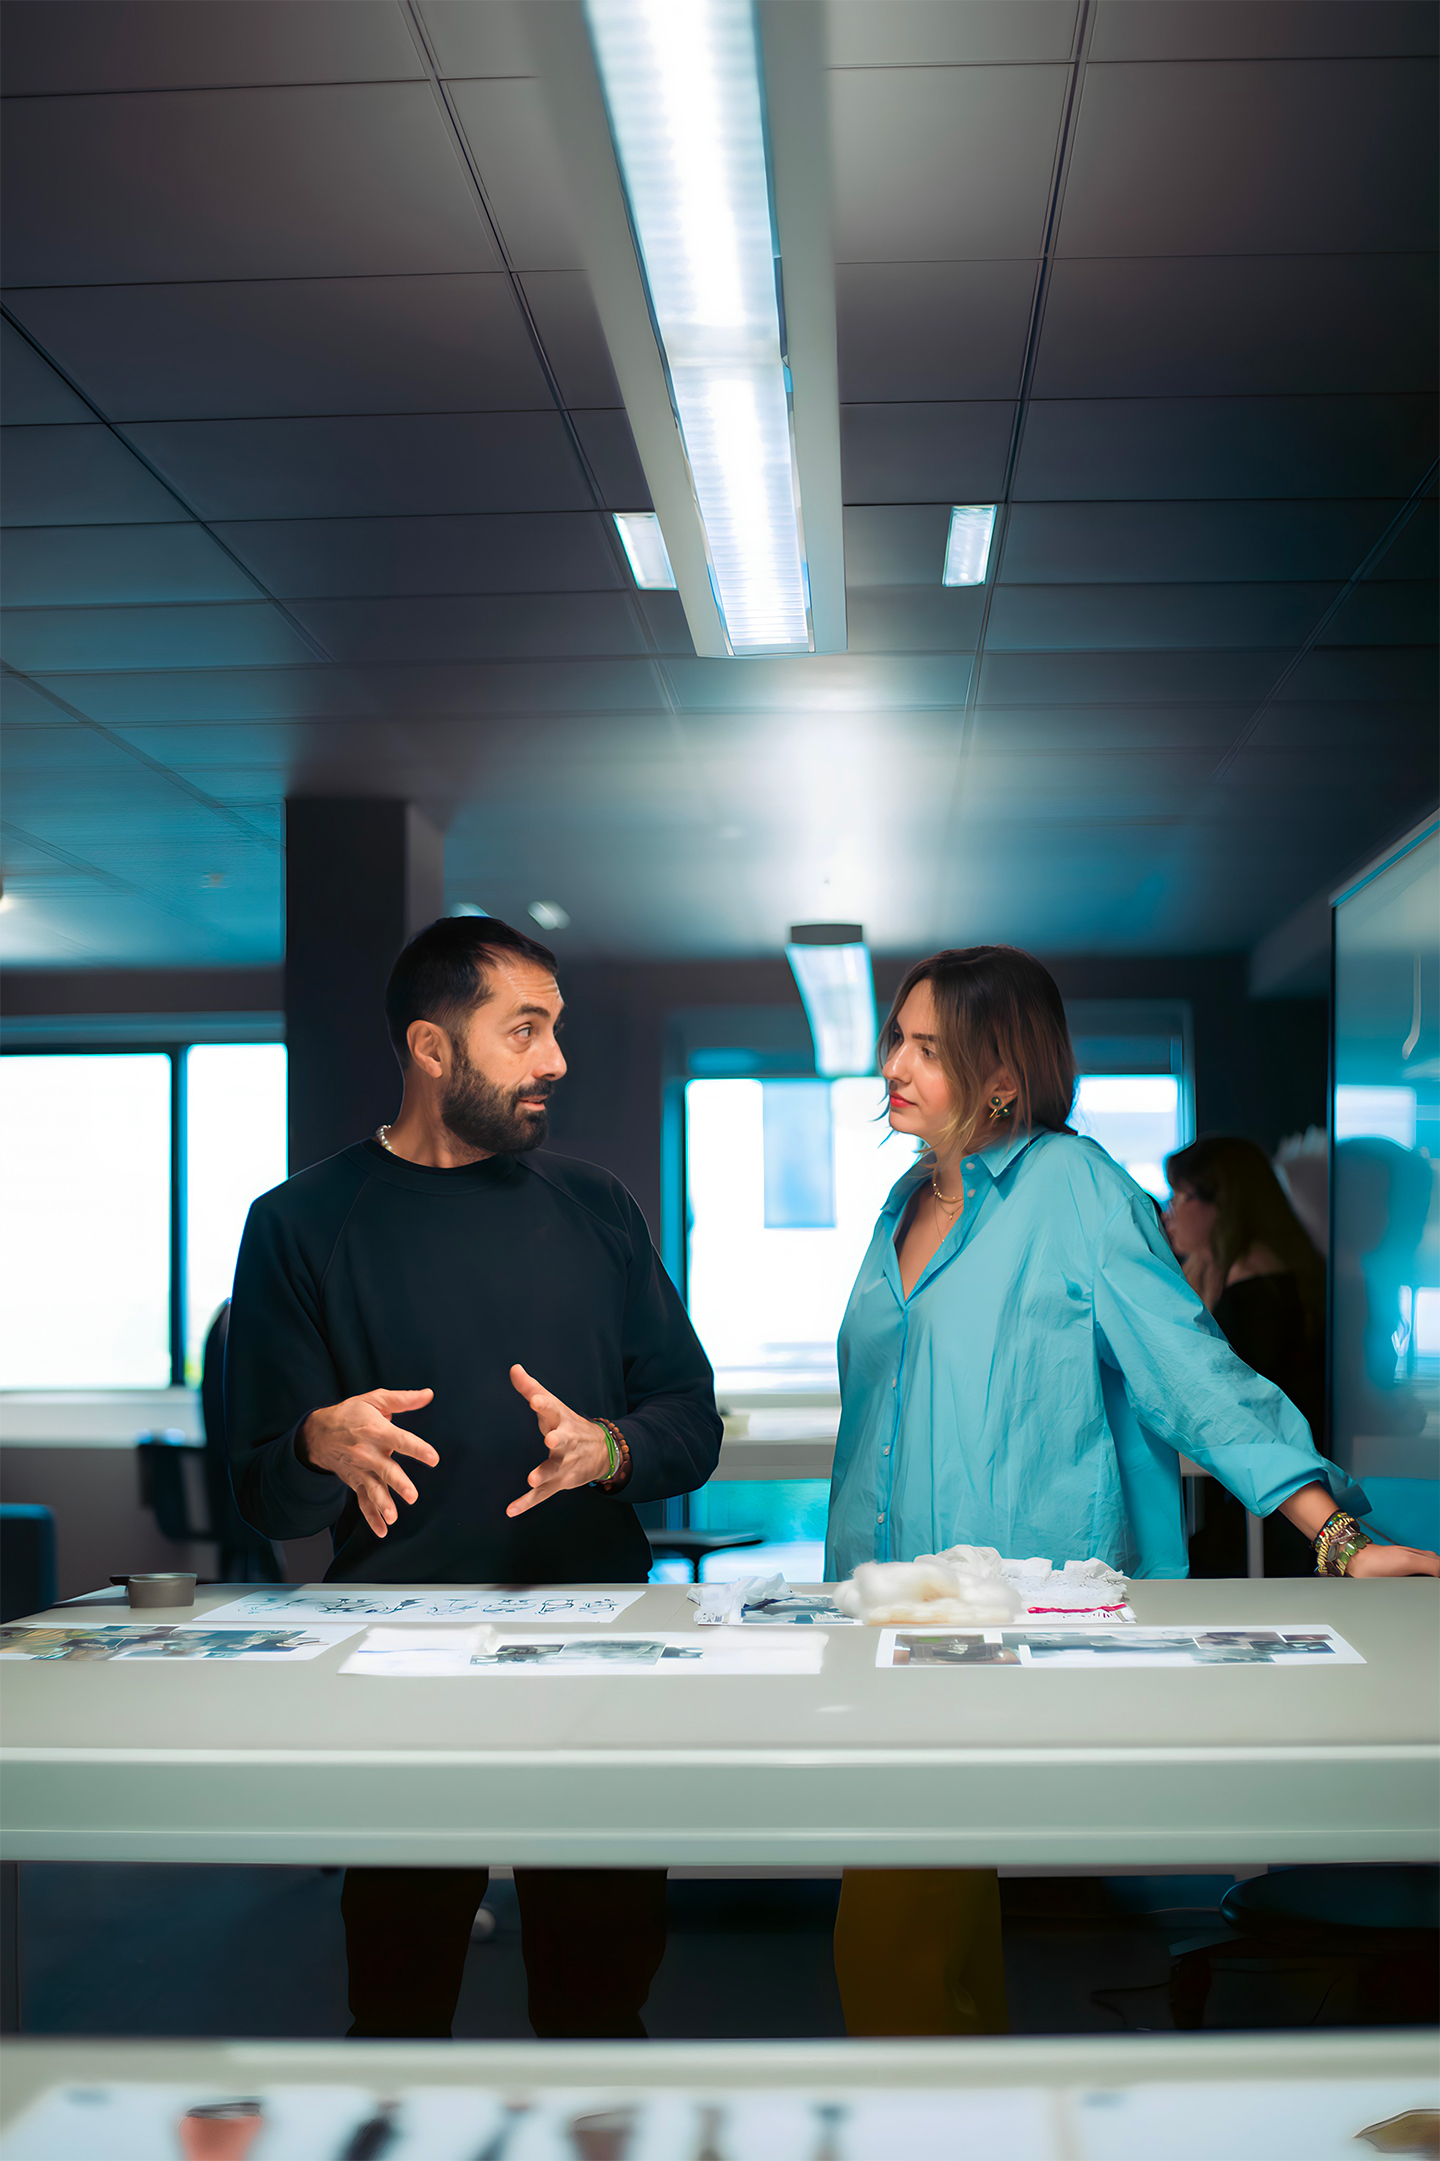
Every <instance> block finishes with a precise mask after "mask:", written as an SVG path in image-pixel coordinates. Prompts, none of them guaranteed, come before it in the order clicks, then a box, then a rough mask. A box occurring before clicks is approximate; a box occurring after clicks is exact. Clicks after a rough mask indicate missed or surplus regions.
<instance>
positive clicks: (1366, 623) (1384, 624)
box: [1320, 565, 1440, 646]
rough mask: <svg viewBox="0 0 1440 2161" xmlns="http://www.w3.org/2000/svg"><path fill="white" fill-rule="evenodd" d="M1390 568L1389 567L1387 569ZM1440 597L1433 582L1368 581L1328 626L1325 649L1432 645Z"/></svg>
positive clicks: (1439, 632)
mask: <svg viewBox="0 0 1440 2161" xmlns="http://www.w3.org/2000/svg"><path fill="white" fill-rule="evenodd" d="M1385 567H1386V568H1388V567H1389V566H1388V565H1387V566H1385ZM1437 639H1440V596H1437V594H1436V590H1435V581H1434V580H1433V578H1404V579H1401V578H1386V577H1378V578H1367V579H1366V580H1365V582H1364V583H1363V584H1361V585H1358V586H1357V587H1356V588H1355V591H1354V592H1353V593H1352V594H1351V595H1350V597H1349V599H1348V600H1347V601H1346V602H1345V603H1344V605H1343V607H1341V609H1340V610H1339V612H1338V614H1337V615H1336V616H1335V618H1334V620H1333V622H1330V623H1327V624H1326V626H1325V629H1324V630H1323V631H1322V633H1321V637H1320V643H1321V644H1322V645H1412V646H1413V645H1433V644H1435V642H1436V640H1437Z"/></svg>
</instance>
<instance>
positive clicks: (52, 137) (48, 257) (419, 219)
mask: <svg viewBox="0 0 1440 2161" xmlns="http://www.w3.org/2000/svg"><path fill="white" fill-rule="evenodd" d="M4 152H5V169H6V173H7V180H6V204H5V211H6V236H7V237H6V255H5V264H6V276H7V278H8V279H9V281H10V283H11V284H12V285H85V284H114V283H117V282H121V281H126V282H129V281H134V282H136V283H144V282H146V281H148V280H164V279H184V278H194V279H197V280H207V279H214V278H284V277H290V278H306V277H354V276H372V277H373V276H381V275H394V274H400V273H405V272H410V273H417V272H426V271H457V270H496V269H498V268H499V267H500V265H499V260H498V258H497V256H496V253H495V248H494V244H493V242H492V240H491V238H490V232H489V227H488V226H487V224H486V223H485V220H484V218H483V216H482V214H481V211H480V209H479V206H478V204H477V203H476V200H475V197H474V193H473V190H472V189H471V186H470V183H469V180H468V178H467V176H466V174H465V172H464V170H463V167H462V165H461V161H460V157H459V154H458V152H457V151H456V149H455V146H454V144H453V143H452V141H451V140H450V138H449V137H448V136H447V134H446V133H445V130H444V127H443V125H442V122H441V119H440V115H439V113H438V111H437V109H436V105H435V100H434V96H433V94H432V92H431V89H430V86H429V85H428V83H423V82H416V83H408V82H398V83H363V84H362V83H355V84H348V85H345V86H343V87H340V88H324V89H320V88H316V89H303V90H206V91H198V92H188V91H175V92H170V93H167V94H165V95H163V96H158V97H152V96H148V95H137V96H132V97H116V98H37V99H33V100H31V99H13V100H11V101H9V104H8V107H7V112H6V124H5V144H4Z"/></svg>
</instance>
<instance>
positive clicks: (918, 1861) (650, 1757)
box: [0, 1579, 1440, 1870]
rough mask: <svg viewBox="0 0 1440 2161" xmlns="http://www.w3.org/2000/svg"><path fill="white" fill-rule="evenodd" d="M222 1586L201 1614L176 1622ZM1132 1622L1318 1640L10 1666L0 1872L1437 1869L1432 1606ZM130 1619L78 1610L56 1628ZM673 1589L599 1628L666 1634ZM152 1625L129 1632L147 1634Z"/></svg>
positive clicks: (1148, 1597)
mask: <svg viewBox="0 0 1440 2161" xmlns="http://www.w3.org/2000/svg"><path fill="white" fill-rule="evenodd" d="M234 1595H235V1592H234V1590H233V1589H231V1590H225V1589H221V1590H218V1591H209V1592H202V1593H201V1595H200V1598H199V1600H198V1601H197V1606H196V1609H195V1610H196V1616H197V1617H199V1616H200V1615H202V1614H203V1613H204V1612H205V1611H207V1610H208V1609H209V1608H211V1607H214V1606H216V1605H219V1604H222V1603H224V1602H225V1601H226V1600H227V1599H228V1598H231V1597H233V1596H234ZM1134 1604H1135V1607H1136V1610H1137V1612H1138V1614H1139V1616H1140V1619H1141V1620H1142V1621H1145V1620H1149V1621H1189V1622H1207V1623H1213V1622H1224V1621H1232V1622H1233V1621H1265V1622H1275V1621H1291V1622H1304V1621H1329V1622H1332V1623H1333V1624H1334V1625H1335V1626H1336V1627H1337V1628H1338V1629H1339V1630H1340V1631H1341V1632H1342V1633H1343V1634H1344V1635H1345V1636H1346V1637H1348V1639H1349V1640H1350V1641H1351V1642H1352V1643H1353V1644H1354V1645H1355V1647H1356V1648H1357V1649H1358V1650H1359V1651H1361V1652H1362V1653H1363V1655H1364V1656H1365V1658H1366V1659H1367V1660H1368V1661H1369V1663H1368V1664H1366V1665H1364V1666H1349V1667H1347V1666H1337V1667H1334V1668H1329V1669H1325V1670H1317V1669H1315V1668H1311V1667H1307V1668H1306V1669H1305V1670H1303V1671H1300V1672H1294V1671H1290V1670H1284V1669H1276V1668H1272V1667H1244V1666H1229V1667H1218V1668H1209V1669H1205V1670H1195V1671H1190V1670H1186V1671H1174V1670H1169V1671H1164V1672H1160V1673H1155V1674H1149V1673H1143V1672H1134V1671H1124V1672H1114V1673H1097V1672H1080V1673H1055V1672H1032V1671H1026V1670H1023V1669H1020V1670H1017V1669H1013V1668H984V1667H980V1668H962V1669H959V1670H954V1669H952V1670H949V1671H946V1670H935V1669H925V1670H900V1671H895V1670H891V1671H886V1672H881V1671H877V1669H876V1667H875V1653H876V1646H877V1640H878V1638H877V1632H876V1631H875V1630H873V1629H868V1628H858V1627H856V1628H849V1629H838V1630H835V1631H833V1632H832V1633H831V1635H830V1639H829V1644H828V1647H827V1651H826V1657H825V1665H824V1670H823V1672H822V1673H820V1674H819V1675H818V1676H814V1677H808V1678H781V1677H776V1678H772V1679H727V1678H721V1677H715V1678H710V1677H705V1678H699V1677H695V1676H683V1677H682V1676H673V1677H672V1676H663V1677H662V1676H650V1675H644V1676H634V1677H624V1678H621V1677H611V1676H605V1677H603V1678H593V1679H590V1680H584V1679H576V1680H562V1679H559V1678H555V1677H552V1676H549V1675H546V1676H543V1677H539V1676H524V1677H514V1676H506V1677H504V1678H498V1677H487V1678H473V1679H468V1678H467V1679H455V1680H434V1681H404V1682H400V1681H381V1680H369V1679H360V1678H356V1677H351V1676H344V1677H342V1676H341V1675H340V1674H339V1673H338V1671H337V1668H338V1667H339V1665H340V1663H341V1661H342V1660H343V1658H344V1657H345V1656H346V1655H347V1650H348V1648H349V1646H347V1645H337V1646H336V1647H334V1648H333V1649H331V1650H329V1651H327V1652H326V1653H325V1654H324V1655H323V1656H321V1657H320V1658H317V1659H315V1660H312V1661H309V1662H304V1663H297V1664H294V1665H291V1666H286V1667H284V1668H276V1667H262V1666H256V1665H220V1666H215V1665H195V1666H185V1665H179V1664H160V1663H155V1664H149V1663H145V1662H137V1663H131V1664H116V1665H104V1664H102V1665H81V1664H77V1665H68V1664H59V1663H53V1662H36V1663H32V1664H19V1663H16V1664H12V1665H9V1666H8V1667H7V1668H6V1670H5V1672H4V1677H3V1686H4V1740H5V1748H4V1752H3V1757H0V1764H3V1778H4V1811H3V1826H0V1853H3V1856H4V1858H5V1859H6V1860H10V1861H15V1860H22V1861H30V1860H37V1861H39V1860H46V1861H194V1862H199V1861H208V1862H217V1861H219V1862H285V1863H312V1864H313V1863H356V1864H363V1863H371V1864H381V1863H386V1862H391V1863H396V1862H405V1863H410V1864H415V1863H417V1862H419V1863H424V1862H429V1863H431V1864H435V1865H447V1864H448V1865H455V1864H468V1865H476V1864H479V1863H494V1864H509V1865H514V1864H528V1865H531V1866H535V1865H552V1866H557V1867H566V1866H570V1867H579V1866H607V1865H609V1866H639V1865H647V1866H655V1867H660V1866H677V1867H678V1866H686V1865H689V1866H695V1865H705V1866H724V1867H738V1868H745V1867H755V1868H777V1867H778V1868H784V1867H787V1866H795V1865H802V1866H803V1865H810V1866H815V1865H829V1866H836V1865H840V1864H851V1865H859V1864H867V1863H868V1864H870V1865H878V1866H886V1865H889V1866H918V1867H925V1866H945V1865H951V1866H963V1865H967V1864H968V1865H976V1866H980V1865H989V1866H997V1865H1000V1866H1021V1867H1029V1868H1035V1867H1053V1868H1057V1869H1064V1868H1066V1867H1081V1868H1096V1867H1130V1868H1135V1867H1143V1868H1152V1869H1156V1870H1165V1869H1180V1868H1184V1867H1186V1866H1195V1867H1203V1866H1206V1865H1209V1866H1216V1867H1235V1868H1239V1867H1243V1866H1259V1865H1264V1864H1274V1863H1282V1862H1299V1861H1312V1862H1318V1861H1352V1862H1361V1861H1372V1862H1376V1861H1428V1860H1434V1859H1436V1858H1437V1857H1440V1686H1437V1673H1436V1664H1437V1658H1436V1653H1437V1636H1440V1632H1437V1627H1436V1622H1437V1618H1440V1585H1437V1584H1436V1583H1435V1582H1433V1581H1430V1580H1428V1579H1410V1580H1402V1581H1396V1582H1377V1583H1372V1582H1362V1583H1347V1582H1344V1581H1335V1582H1332V1581H1300V1582H1282V1581H1275V1580H1270V1581H1266V1582H1260V1583H1246V1582H1194V1583H1185V1582H1178V1583H1177V1582H1167V1583H1153V1584H1145V1583H1141V1584H1137V1585H1136V1586H1135V1588H1134ZM107 1611H108V1612H109V1614H110V1616H111V1617H113V1618H116V1619H119V1618H124V1617H125V1615H126V1609H125V1608H124V1607H120V1608H114V1607H111V1608H108V1609H107V1608H105V1607H102V1606H100V1605H92V1606H85V1605H78V1604H75V1603H72V1604H70V1605H69V1606H67V1607H65V1608H64V1609H63V1610H61V1611H57V1612H55V1613H52V1614H51V1615H50V1616H48V1618H50V1619H52V1620H59V1619H68V1620H78V1619H86V1620H95V1619H100V1618H102V1617H104V1616H105V1614H106V1612H107ZM693 1611H694V1608H693V1607H692V1606H691V1605H690V1604H689V1602H688V1601H687V1599H686V1598H685V1596H684V1593H683V1591H682V1590H681V1589H679V1588H678V1587H675V1586H670V1585H664V1586H657V1587H654V1588H651V1589H649V1590H647V1591H646V1592H645V1593H644V1594H643V1596H642V1598H641V1600H640V1602H639V1603H638V1604H637V1605H635V1606H632V1607H631V1608H630V1610H629V1612H628V1613H627V1614H626V1615H625V1616H624V1617H623V1619H622V1620H621V1621H620V1622H619V1623H618V1624H615V1625H616V1626H617V1627H618V1628H619V1629H621V1630H624V1631H629V1630H634V1629H646V1628H668V1629H674V1628H677V1627H679V1628H684V1627H688V1626H689V1625H691V1622H690V1617H691V1615H692V1614H693ZM160 1617H161V1616H159V1615H156V1616H152V1618H156V1619H158V1618H160Z"/></svg>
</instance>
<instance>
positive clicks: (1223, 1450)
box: [1094, 1196, 1370, 1516]
mask: <svg viewBox="0 0 1440 2161" xmlns="http://www.w3.org/2000/svg"><path fill="white" fill-rule="evenodd" d="M1094 1282H1095V1292H1094V1295H1095V1325H1096V1328H1097V1330H1098V1332H1099V1338H1100V1342H1099V1349H1100V1355H1101V1357H1102V1358H1103V1359H1104V1360H1105V1362H1106V1363H1107V1364H1109V1365H1111V1366H1113V1367H1115V1368H1116V1369H1117V1370H1118V1372H1119V1374H1120V1378H1121V1380H1122V1382H1123V1384H1124V1389H1125V1394H1126V1397H1127V1399H1128V1401H1129V1403H1130V1406H1131V1408H1132V1410H1133V1411H1134V1412H1135V1415H1136V1417H1137V1418H1138V1419H1139V1420H1140V1423H1141V1424H1142V1426H1144V1427H1145V1428H1146V1430H1147V1431H1148V1432H1150V1433H1152V1434H1154V1435H1155V1436H1156V1437H1157V1438H1158V1439H1159V1440H1162V1441H1164V1442H1166V1443H1167V1444H1168V1445H1169V1446H1170V1447H1171V1448H1174V1449H1176V1450H1177V1451H1178V1452H1180V1453H1181V1454H1183V1455H1187V1456H1190V1457H1191V1458H1193V1460H1194V1461H1195V1462H1196V1463H1198V1464H1199V1465H1200V1466H1201V1467H1202V1469H1204V1470H1207V1471H1209V1472H1211V1473H1212V1474H1213V1475H1214V1476H1215V1477H1216V1478H1218V1479H1219V1481H1220V1483H1221V1485H1222V1486H1225V1487H1227V1488H1228V1490H1229V1491H1230V1492H1231V1493H1233V1494H1234V1495H1235V1497H1236V1498H1237V1500H1239V1501H1242V1502H1243V1503H1244V1505H1245V1507H1246V1508H1248V1509H1249V1510H1250V1512H1251V1513H1252V1514H1253V1515H1257V1516H1268V1515H1271V1514H1273V1513H1274V1511H1275V1510H1276V1509H1277V1508H1278V1507H1279V1506H1280V1503H1281V1502H1282V1501H1284V1500H1288V1499H1289V1497H1290V1495H1291V1494H1292V1493H1298V1492H1299V1490H1300V1488H1301V1487H1302V1486H1308V1485H1310V1484H1312V1483H1318V1484H1320V1485H1323V1486H1328V1487H1329V1489H1330V1492H1331V1494H1332V1496H1333V1497H1334V1500H1335V1503H1336V1506H1337V1507H1342V1508H1348V1509H1350V1510H1351V1511H1352V1512H1353V1513H1354V1514H1356V1515H1361V1514H1368V1512H1369V1507H1370V1503H1369V1502H1368V1501H1367V1500H1366V1498H1365V1495H1364V1493H1363V1492H1362V1490H1361V1489H1360V1487H1359V1486H1356V1485H1354V1484H1352V1482H1351V1481H1350V1480H1349V1479H1348V1478H1347V1477H1346V1475H1345V1473H1344V1472H1343V1471H1342V1470H1340V1469H1339V1468H1338V1467H1337V1466H1336V1465H1335V1464H1333V1463H1330V1462H1328V1461H1327V1460H1326V1458H1325V1457H1323V1456H1321V1455H1320V1454H1319V1453H1318V1451H1317V1450H1316V1447H1315V1443H1314V1441H1313V1440H1312V1439H1311V1437H1310V1428H1309V1426H1308V1425H1307V1424H1306V1421H1305V1419H1304V1418H1303V1417H1302V1416H1301V1414H1300V1412H1299V1411H1297V1410H1296V1408H1295V1406H1294V1404H1293V1403H1291V1402H1290V1400H1289V1398H1288V1397H1287V1396H1284V1395H1282V1394H1281V1392H1280V1390H1279V1389H1278V1388H1277V1387H1276V1386H1275V1385H1274V1383H1273V1382H1271V1381H1267V1380H1263V1379H1262V1378H1261V1376H1260V1375H1259V1374H1258V1373H1254V1372H1252V1371H1251V1369H1250V1367H1249V1366H1247V1365H1245V1364H1244V1363H1243V1362H1242V1361H1241V1360H1240V1359H1239V1358H1237V1357H1236V1355H1235V1353H1234V1351H1232V1350H1231V1348H1230V1346H1229V1344H1228V1343H1227V1342H1226V1340H1225V1338H1224V1336H1223V1335H1222V1334H1221V1332H1220V1330H1219V1328H1218V1327H1217V1326H1216V1324H1215V1322H1214V1321H1213V1319H1212V1318H1211V1316H1210V1314H1209V1313H1208V1312H1207V1311H1206V1309H1205V1307H1204V1305H1203V1304H1202V1302H1201V1300H1200V1299H1199V1298H1197V1297H1196V1295H1195V1293H1194V1291H1193V1290H1192V1289H1191V1287H1190V1285H1189V1284H1188V1283H1187V1282H1186V1280H1185V1278H1184V1276H1183V1275H1182V1274H1181V1272H1180V1269H1179V1266H1178V1264H1177V1263H1176V1260H1175V1257H1174V1255H1173V1254H1172V1253H1171V1251H1170V1248H1169V1246H1168V1245H1167V1244H1166V1242H1165V1237H1164V1234H1163V1232H1162V1231H1161V1229H1160V1225H1159V1223H1158V1222H1157V1221H1156V1220H1155V1212H1154V1209H1153V1208H1152V1207H1151V1206H1150V1204H1149V1202H1148V1201H1142V1200H1141V1199H1140V1197H1139V1196H1135V1197H1132V1198H1130V1199H1128V1200H1126V1201H1124V1202H1122V1203H1121V1205H1120V1207H1119V1208H1118V1209H1117V1210H1116V1211H1115V1213H1114V1214H1113V1215H1112V1216H1111V1217H1110V1219H1109V1221H1108V1222H1107V1223H1106V1225H1105V1226H1104V1229H1103V1230H1102V1231H1101V1233H1100V1235H1099V1239H1098V1241H1097V1246H1096V1253H1095V1278H1094Z"/></svg>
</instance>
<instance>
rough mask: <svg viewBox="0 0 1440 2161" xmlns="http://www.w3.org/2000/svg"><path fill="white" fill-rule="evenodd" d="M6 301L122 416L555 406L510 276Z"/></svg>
mask: <svg viewBox="0 0 1440 2161" xmlns="http://www.w3.org/2000/svg"><path fill="white" fill-rule="evenodd" d="M7 304H8V305H9V306H11V307H12V308H13V310H14V312H15V313H16V314H17V315H18V316H19V318H20V320H21V321H22V322H23V323H24V324H25V326H26V328H27V329H29V330H30V331H31V332H32V334H33V335H34V337H35V339H36V341H37V342H38V343H39V344H40V345H43V346H44V348H45V350H46V351H47V352H48V353H50V354H52V355H53V356H54V358H55V359H56V360H57V361H58V362H59V363H60V365H61V366H62V367H63V368H64V369H65V371H66V373H67V374H68V375H70V376H71V377H72V378H73V379H74V380H75V381H76V382H78V383H81V384H82V385H83V386H84V389H85V392H86V395H87V396H88V397H90V398H92V399H93V400H94V401H95V403H96V404H97V405H98V406H99V407H100V408H101V410H102V411H103V412H104V413H105V414H106V415H107V417H108V418H110V419H112V420H124V421H130V420H187V419H197V420H213V419H228V418H230V417H232V416H235V417H246V416H251V415H272V414H274V415H294V414H306V413H404V412H476V411H488V410H501V411H503V410H507V409H510V408H512V407H520V408H523V407H534V408H537V409H539V410H542V411H543V410H546V409H548V408H549V407H550V405H551V403H552V400H551V397H550V393H549V389H548V387H547V385H546V382H545V377H544V374H543V372H542V371H541V368H540V364H539V362H538V360H537V359H536V357H535V349H534V347H533V345H532V344H531V341H530V338H529V335H528V333H527V331H526V328H525V322H524V318H523V317H522V315H521V313H520V310H519V308H518V307H517V306H516V304H515V298H514V295H513V293H512V292H511V289H510V281H509V279H508V278H507V277H505V276H504V275H503V273H499V272H493V273H489V274H486V275H481V276H461V277H427V278H403V277H402V278H323V279H315V280H311V279H304V278H293V279H286V280H284V281H282V282H280V283H268V282H267V283H240V284H224V285H110V286H100V287H95V286H81V287H73V286H72V287H59V288H51V289H49V290H46V291H43V292H41V291H31V292H19V293H12V294H10V295H8V296H7Z"/></svg>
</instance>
